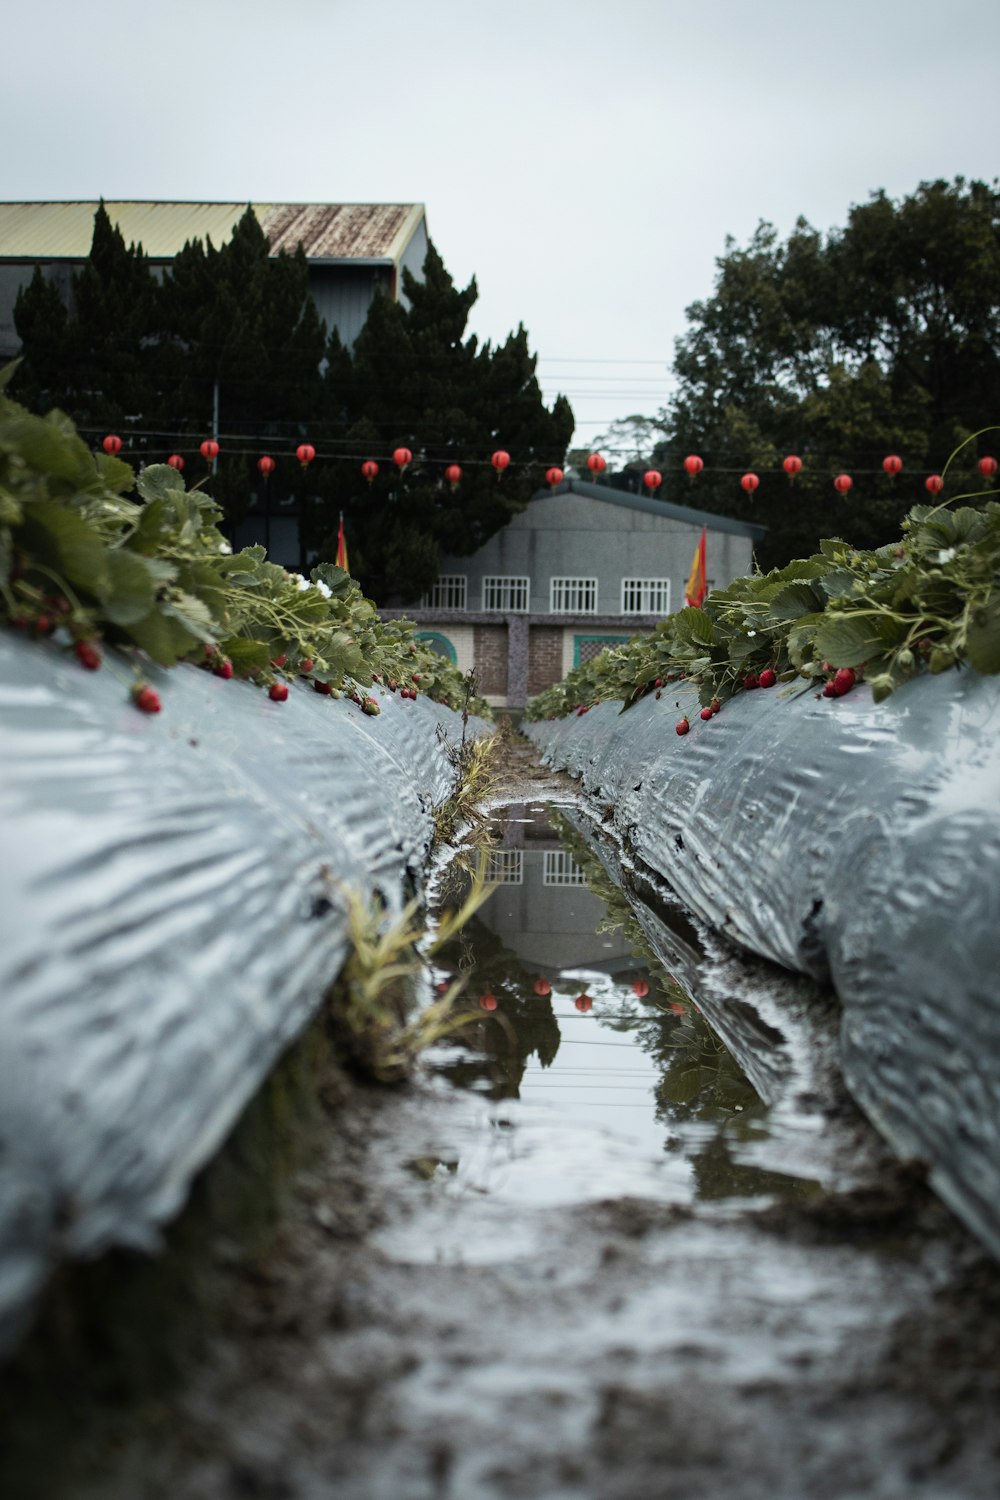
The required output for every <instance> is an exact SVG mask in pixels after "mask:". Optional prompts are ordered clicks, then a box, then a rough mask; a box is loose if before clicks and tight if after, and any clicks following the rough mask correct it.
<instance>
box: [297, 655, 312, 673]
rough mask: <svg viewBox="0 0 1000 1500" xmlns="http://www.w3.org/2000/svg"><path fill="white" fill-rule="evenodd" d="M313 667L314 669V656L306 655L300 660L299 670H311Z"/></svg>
mask: <svg viewBox="0 0 1000 1500" xmlns="http://www.w3.org/2000/svg"><path fill="white" fill-rule="evenodd" d="M312 669H313V659H312V657H311V656H304V657H303V658H302V660H301V661H300V662H299V671H300V672H311V671H312Z"/></svg>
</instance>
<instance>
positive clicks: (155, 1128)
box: [0, 634, 486, 1354]
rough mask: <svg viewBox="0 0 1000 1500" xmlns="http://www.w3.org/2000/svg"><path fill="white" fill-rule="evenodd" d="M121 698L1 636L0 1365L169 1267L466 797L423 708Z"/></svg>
mask: <svg viewBox="0 0 1000 1500" xmlns="http://www.w3.org/2000/svg"><path fill="white" fill-rule="evenodd" d="M122 670H123V671H124V672H125V673H126V674H127V673H128V672H129V671H130V670H131V669H130V668H129V667H128V666H127V665H123V668H122ZM120 676H121V673H120V672H119V673H116V670H115V658H114V656H113V654H112V655H111V656H110V657H109V658H108V664H107V667H106V669H105V670H103V671H100V672H97V673H92V674H91V673H81V671H80V669H79V666H78V664H77V663H76V661H75V660H74V659H73V657H72V655H71V654H70V653H69V652H63V653H60V652H58V651H55V650H53V649H52V647H51V645H50V644H48V643H46V642H43V641H39V642H32V641H28V640H24V639H20V638H16V637H14V636H12V635H2V634H0V765H2V776H0V820H2V823H0V826H2V830H3V835H2V837H3V858H2V866H0V890H2V900H0V1354H2V1353H4V1352H5V1351H7V1350H9V1349H10V1348H11V1346H12V1345H13V1343H14V1342H15V1340H16V1339H17V1337H18V1335H19V1334H20V1332H21V1331H22V1330H23V1328H24V1326H25V1325H26V1322H27V1320H28V1319H29V1318H30V1314H31V1309H32V1306H33V1304H34V1302H35V1300H36V1299H37V1296H38V1293H39V1291H40V1289H41V1288H42V1286H43V1285H44V1283H45V1281H46V1278H47V1277H48V1275H49V1273H50V1272H51V1270H52V1269H53V1268H54V1267H55V1266H56V1265H57V1264H58V1263H59V1262H60V1261H62V1260H64V1259H69V1258H75V1257H92V1256H95V1255H97V1254H99V1253H101V1252H102V1251H104V1250H105V1249H107V1248H109V1247H111V1246H135V1247H140V1248H155V1246H156V1245H157V1243H158V1235H159V1229H160V1226H162V1225H163V1224H164V1223H165V1222H166V1221H168V1220H169V1219H170V1218H171V1217H172V1216H173V1215H175V1214H176V1212H177V1211H178V1209H179V1208H180V1206H181V1205H182V1204H183V1202H184V1200H185V1197H186V1195H187V1193H188V1190H189V1187H190V1184H191V1181H192V1178H193V1176H194V1174H195V1173H196V1172H197V1171H198V1170H199V1168H200V1167H201V1166H203V1165H204V1164H205V1163H206V1162H207V1161H208V1160H209V1159H210V1158H211V1157H212V1155H213V1154H214V1152H215V1151H216V1150H217V1148H218V1147H219V1145H220V1143H221V1142H222V1140H223V1138H224V1137H225V1136H226V1134H227V1132H228V1131H229V1129H230V1128H231V1127H232V1125H233V1123H234V1121H235V1120H236V1118H237V1116H238V1115H239V1113H240V1111H241V1109H242V1108H243V1106H244V1104H245V1103H246V1101H247V1100H248V1099H249V1098H250V1097H251V1096H252V1095H253V1094H254V1092H255V1091H256V1090H257V1089H258V1087H259V1086H260V1084H261V1082H262V1080H263V1079H264V1078H265V1076H266V1075H267V1073H268V1072H269V1070H270V1069H271V1068H272V1067H273V1065H274V1063H275V1061H276V1060H277V1058H278V1057H279V1055H280V1054H281V1053H282V1051H283V1049H285V1048H286V1047H287V1045H288V1044H289V1043H290V1042H291V1041H292V1039H293V1038H295V1037H296V1036H297V1035H298V1034H299V1033H300V1032H301V1031H302V1030H303V1029H304V1027H305V1026H306V1025H307V1023H308V1022H309V1020H310V1018H311V1017H312V1016H314V1015H315V1014H316V1012H317V1010H318V1008H319V1006H320V1005H321V1002H322V1000H323V997H324V994H325V992H326V990H327V989H328V987H329V986H330V984H331V983H332V981H333V980H334V979H335V977H336V976H337V974H338V972H339V970H340V969H341V967H342V965H343V963H344V960H345V957H346V955H347V952H348V943H349V928H348V920H347V915H346V897H347V892H348V891H349V890H353V891H356V892H359V893H360V894H361V895H362V896H363V897H365V898H371V897H373V896H375V895H376V893H377V896H378V899H379V900H381V901H382V902H383V903H384V904H385V906H386V908H387V909H388V910H389V911H390V912H393V911H398V910H399V909H400V907H401V906H402V904H403V902H404V899H405V897H406V895H407V894H410V893H411V892H412V885H413V882H414V880H415V879H416V878H417V876H418V875H419V873H420V871H421V868H422V865H423V862H424V859H425V857H426V854H427V851H428V848H429V846H430V842H431V838H432V833H433V812H434V809H435V807H436V806H439V805H440V804H441V803H443V802H444V801H445V800H446V799H447V798H448V797H449V795H450V793H451V791H452V790H453V786H454V782H455V776H456V770H455V763H454V759H453V755H452V753H451V749H450V748H449V747H452V748H453V747H455V746H456V745H457V744H458V742H459V741H460V739H461V737H462V733H463V721H462V717H461V715H459V714H458V713H456V712H453V711H452V710H451V709H448V708H446V707H444V706H442V705H439V704H436V703H433V702H431V701H429V700H428V699H427V698H426V697H423V696H421V697H419V698H415V699H409V698H407V699H402V698H400V697H398V696H395V695H393V694H391V693H388V692H385V691H383V690H382V689H380V688H379V687H377V686H376V687H375V688H373V689H372V694H373V696H374V697H375V698H376V699H377V702H378V705H379V707H380V709H381V712H380V713H379V714H377V715H372V714H369V713H365V712H363V711H362V709H361V708H360V707H359V706H358V705H357V704H355V703H354V702H352V701H351V700H350V699H348V698H346V697H345V698H340V699H331V698H330V697H328V696H321V695H320V694H318V693H316V692H314V691H313V690H312V688H311V687H310V686H309V685H307V684H306V683H305V682H304V681H303V682H292V683H291V685H290V691H289V696H288V699H287V701H273V700H272V699H271V698H270V697H269V696H268V695H267V694H266V693H263V692H261V691H260V690H259V688H258V687H255V686H254V685H252V684H251V683H249V682H239V681H226V680H224V679H222V678H220V677H219V676H215V675H213V674H212V673H211V672H206V671H199V670H197V669H196V668H194V667H191V666H186V665H181V666H179V667H176V668H175V669H173V670H171V671H162V670H160V669H158V668H155V667H152V668H151V669H150V670H149V671H148V672H147V674H146V676H147V678H148V681H149V683H150V685H151V686H152V688H153V689H154V690H155V692H156V693H157V694H158V695H159V698H160V700H161V701H162V705H163V710H164V711H163V712H162V713H157V714H154V715H148V714H143V713H140V712H137V711H136V708H135V706H134V705H133V704H132V703H131V702H130V700H129V696H128V693H127V692H124V691H123V689H122V682H121V680H120ZM467 728H468V731H469V732H470V733H472V734H480V733H484V732H486V726H485V725H483V724H482V722H481V721H477V720H474V719H473V720H470V721H469V722H468V725H467Z"/></svg>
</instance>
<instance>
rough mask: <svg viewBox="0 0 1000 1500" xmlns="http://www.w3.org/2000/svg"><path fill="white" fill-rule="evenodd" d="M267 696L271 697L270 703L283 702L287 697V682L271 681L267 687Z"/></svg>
mask: <svg viewBox="0 0 1000 1500" xmlns="http://www.w3.org/2000/svg"><path fill="white" fill-rule="evenodd" d="M267 696H268V697H269V698H270V699H271V701H272V703H284V701H285V699H286V698H287V697H288V683H287V682H272V683H271V686H270V687H269V688H268V692H267Z"/></svg>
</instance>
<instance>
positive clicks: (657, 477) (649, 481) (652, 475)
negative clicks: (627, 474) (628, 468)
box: [642, 469, 663, 494]
mask: <svg viewBox="0 0 1000 1500" xmlns="http://www.w3.org/2000/svg"><path fill="white" fill-rule="evenodd" d="M642 482H643V484H644V485H645V486H646V488H647V490H649V493H650V494H652V493H653V491H654V490H658V489H659V488H660V485H661V484H662V483H663V475H662V474H661V473H660V471H659V469H647V470H646V472H645V474H643V476H642Z"/></svg>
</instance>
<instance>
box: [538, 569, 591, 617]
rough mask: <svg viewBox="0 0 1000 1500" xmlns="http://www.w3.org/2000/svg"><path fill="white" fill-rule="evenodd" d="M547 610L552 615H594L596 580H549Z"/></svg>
mask: <svg viewBox="0 0 1000 1500" xmlns="http://www.w3.org/2000/svg"><path fill="white" fill-rule="evenodd" d="M549 609H550V610H551V611H552V613H553V614H554V615H596V613H597V579H596V578H553V579H551V581H550V584H549Z"/></svg>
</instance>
